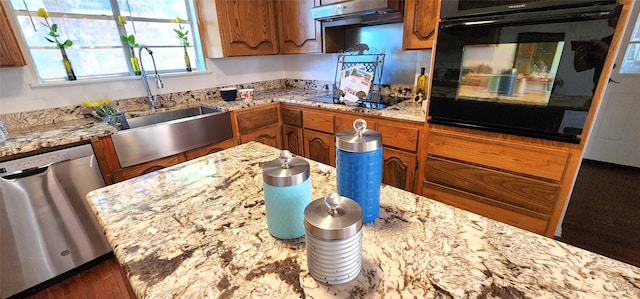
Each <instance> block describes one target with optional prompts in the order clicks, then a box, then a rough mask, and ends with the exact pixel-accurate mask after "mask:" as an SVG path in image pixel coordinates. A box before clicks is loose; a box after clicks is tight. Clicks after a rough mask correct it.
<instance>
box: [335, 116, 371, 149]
mask: <svg viewBox="0 0 640 299" xmlns="http://www.w3.org/2000/svg"><path fill="white" fill-rule="evenodd" d="M353 128H354V129H353V130H346V131H342V132H338V133H337V134H336V148H338V149H341V150H344V151H347V152H356V153H361V152H371V151H374V150H377V149H378V148H380V147H381V146H382V135H381V134H380V133H379V132H377V131H375V130H367V122H366V121H365V120H364V119H360V118H359V119H356V120H355V121H353Z"/></svg>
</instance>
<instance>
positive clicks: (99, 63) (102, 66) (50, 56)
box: [31, 49, 129, 80]
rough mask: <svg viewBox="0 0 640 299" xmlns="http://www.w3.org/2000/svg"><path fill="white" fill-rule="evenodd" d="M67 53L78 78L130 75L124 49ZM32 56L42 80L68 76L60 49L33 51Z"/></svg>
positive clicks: (82, 50) (68, 51) (86, 50)
mask: <svg viewBox="0 0 640 299" xmlns="http://www.w3.org/2000/svg"><path fill="white" fill-rule="evenodd" d="M66 52H67V57H69V60H71V65H72V66H73V71H74V73H75V74H76V76H78V77H91V76H104V75H110V74H117V73H122V74H125V73H126V74H128V73H129V69H128V68H127V64H126V61H125V58H124V55H123V52H122V49H80V50H78V49H67V50H66ZM31 55H32V57H33V60H34V62H35V65H36V66H37V68H38V73H40V76H41V79H42V80H47V79H63V78H64V77H65V76H66V73H65V71H64V66H63V65H62V54H61V53H60V50H59V49H50V50H49V49H46V50H31Z"/></svg>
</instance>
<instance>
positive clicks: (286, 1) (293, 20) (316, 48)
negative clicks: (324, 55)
mask: <svg viewBox="0 0 640 299" xmlns="http://www.w3.org/2000/svg"><path fill="white" fill-rule="evenodd" d="M318 5H320V1H319V0H294V1H292V0H278V11H277V18H278V32H279V33H280V35H279V40H280V53H281V54H299V53H321V52H322V31H321V30H322V28H321V25H320V21H315V20H314V19H313V16H312V15H311V8H313V7H314V6H318Z"/></svg>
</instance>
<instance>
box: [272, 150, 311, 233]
mask: <svg viewBox="0 0 640 299" xmlns="http://www.w3.org/2000/svg"><path fill="white" fill-rule="evenodd" d="M310 174H311V171H310V167H309V162H307V161H306V160H304V159H300V158H292V156H291V152H289V151H287V150H283V151H281V152H280V156H279V157H278V159H275V160H273V161H271V162H268V163H267V164H265V165H264V166H263V167H262V179H263V183H262V186H263V188H264V202H265V206H266V209H267V226H268V228H269V233H271V235H272V236H274V237H276V238H278V239H294V238H298V237H301V236H303V235H304V208H305V207H306V206H307V204H309V203H310V202H311V178H310Z"/></svg>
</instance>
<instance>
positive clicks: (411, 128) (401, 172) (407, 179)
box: [377, 120, 422, 191]
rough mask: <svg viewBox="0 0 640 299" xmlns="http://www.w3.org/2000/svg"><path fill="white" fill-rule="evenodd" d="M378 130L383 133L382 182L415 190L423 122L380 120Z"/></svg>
mask: <svg viewBox="0 0 640 299" xmlns="http://www.w3.org/2000/svg"><path fill="white" fill-rule="evenodd" d="M377 127H378V128H377V131H378V132H380V134H381V135H382V144H383V146H384V150H383V154H382V160H383V161H382V164H383V167H382V169H383V171H382V182H383V183H385V184H387V185H391V186H394V187H398V188H400V189H404V190H408V191H414V181H415V175H416V169H417V167H418V157H417V151H418V141H419V140H420V130H421V129H422V124H415V123H409V122H401V121H389V120H379V121H378V125H377Z"/></svg>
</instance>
